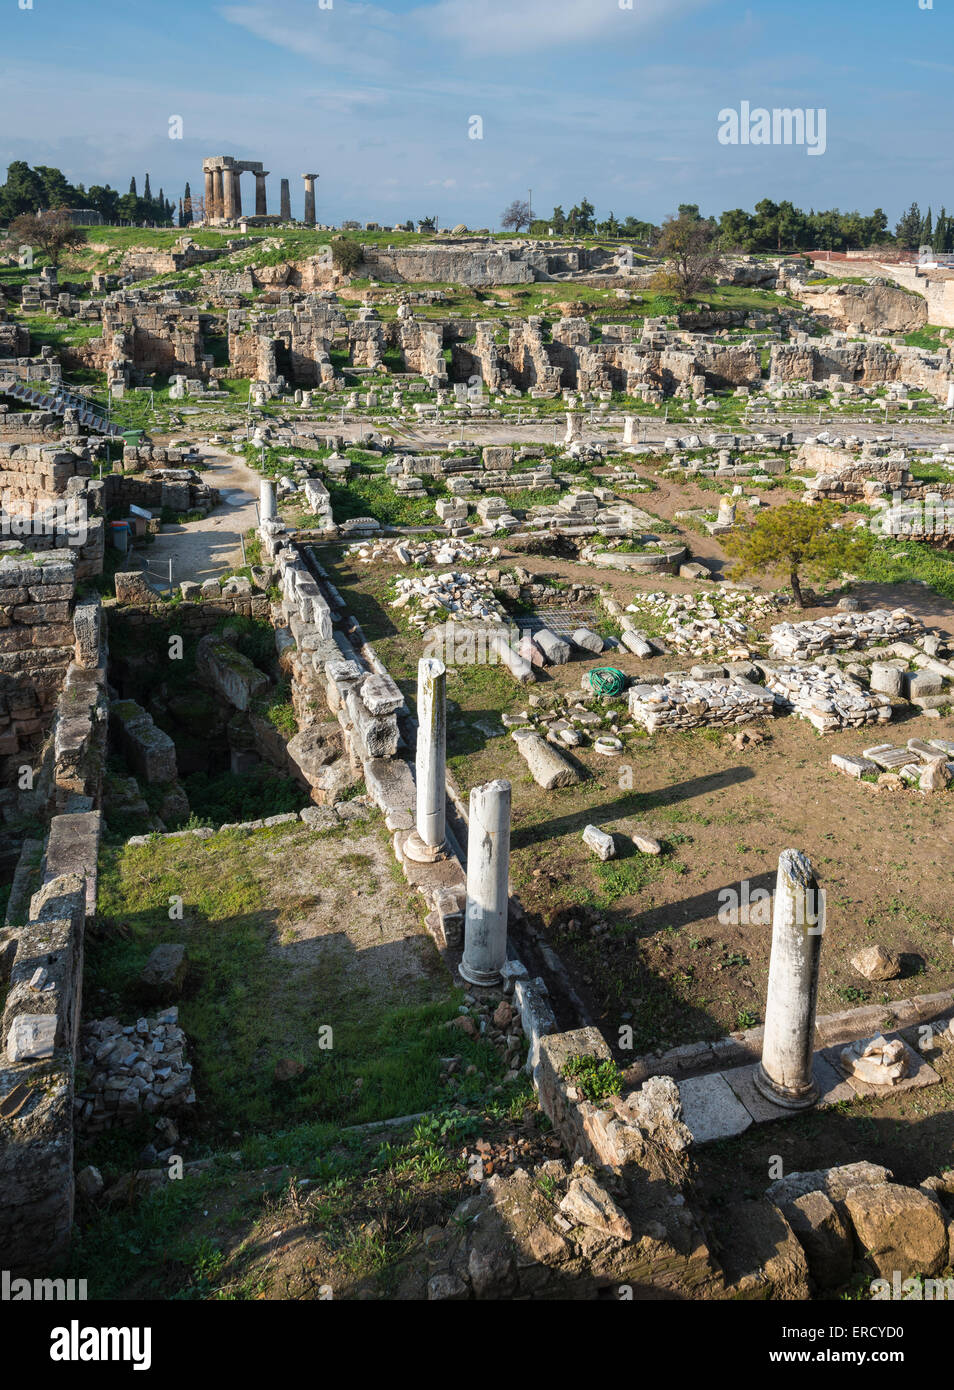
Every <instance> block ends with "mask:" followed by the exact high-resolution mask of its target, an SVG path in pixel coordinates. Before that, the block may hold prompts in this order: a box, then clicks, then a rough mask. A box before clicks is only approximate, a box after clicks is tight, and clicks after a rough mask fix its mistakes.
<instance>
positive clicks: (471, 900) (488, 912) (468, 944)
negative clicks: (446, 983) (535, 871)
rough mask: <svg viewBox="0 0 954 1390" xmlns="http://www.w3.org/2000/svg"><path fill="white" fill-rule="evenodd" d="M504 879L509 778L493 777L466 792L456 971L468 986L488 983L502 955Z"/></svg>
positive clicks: (497, 971)
mask: <svg viewBox="0 0 954 1390" xmlns="http://www.w3.org/2000/svg"><path fill="white" fill-rule="evenodd" d="M509 883H510V783H509V782H505V781H503V780H500V779H498V780H497V781H495V782H485V783H484V785H483V786H482V787H474V788H473V789H472V791H471V793H470V825H469V827H468V833H467V910H466V915H465V917H464V957H463V960H462V961H461V963H460V967H459V969H460V973H461V975H462V976H463V978H464V979H465V980H467V981H468V982H469V983H470V984H472V985H494V984H497V983H498V982H499V980H500V971H501V969H502V967H503V964H504V962H505V961H506V959H507V905H508V897H509V891H508V890H509Z"/></svg>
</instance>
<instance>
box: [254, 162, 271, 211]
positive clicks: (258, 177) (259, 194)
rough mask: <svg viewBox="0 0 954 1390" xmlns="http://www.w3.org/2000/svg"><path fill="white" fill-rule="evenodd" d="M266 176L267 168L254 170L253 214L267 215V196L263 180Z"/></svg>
mask: <svg viewBox="0 0 954 1390" xmlns="http://www.w3.org/2000/svg"><path fill="white" fill-rule="evenodd" d="M267 178H268V170H267V169H263V170H258V169H256V171H255V216H256V217H267V216H268V197H267V195H266V192H265V180H266V179H267Z"/></svg>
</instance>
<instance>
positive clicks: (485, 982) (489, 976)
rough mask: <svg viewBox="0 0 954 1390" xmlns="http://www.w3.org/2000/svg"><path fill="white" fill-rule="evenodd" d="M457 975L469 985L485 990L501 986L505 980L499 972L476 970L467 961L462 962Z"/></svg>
mask: <svg viewBox="0 0 954 1390" xmlns="http://www.w3.org/2000/svg"><path fill="white" fill-rule="evenodd" d="M457 973H458V975H460V977H461V979H462V980H466V981H467V983H468V984H469V985H482V986H483V987H484V988H485V989H486V988H489V987H491V986H493V985H499V984H500V982H501V980H502V979H503V976H502V975H501V973H500V971H499V970H474V969H473V967H472V966H469V965H468V964H467V963H466V961H461V963H460V965H459V966H458V967H457Z"/></svg>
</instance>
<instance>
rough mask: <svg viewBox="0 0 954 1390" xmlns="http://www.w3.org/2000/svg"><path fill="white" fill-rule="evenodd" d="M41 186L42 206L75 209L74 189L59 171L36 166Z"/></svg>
mask: <svg viewBox="0 0 954 1390" xmlns="http://www.w3.org/2000/svg"><path fill="white" fill-rule="evenodd" d="M35 172H36V173H37V174H38V175H39V178H40V182H41V183H42V184H43V206H44V207H47V208H66V207H75V206H76V204H77V194H76V189H75V188H74V187H73V185H72V184H71V183H70V182H69V180H68V179H67V178H66V177H65V175H64V174H62V173H61V171H60V170H59V169H52V168H50V167H49V165H46V164H38V165H37V166H36V171H35Z"/></svg>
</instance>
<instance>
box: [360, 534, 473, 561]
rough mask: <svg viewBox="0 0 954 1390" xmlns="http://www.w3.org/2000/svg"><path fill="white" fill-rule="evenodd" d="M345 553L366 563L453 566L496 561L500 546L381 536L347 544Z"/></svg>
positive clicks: (461, 541) (463, 541)
mask: <svg viewBox="0 0 954 1390" xmlns="http://www.w3.org/2000/svg"><path fill="white" fill-rule="evenodd" d="M346 553H347V554H349V555H353V556H354V557H355V558H356V559H358V560H360V561H361V563H362V564H365V565H370V564H373V563H375V562H382V563H385V564H398V565H455V564H467V563H468V562H471V561H481V560H483V561H486V560H495V559H496V558H497V556H498V555H499V554H500V547H499V546H496V545H495V546H492V547H491V548H490V549H489V550H488V549H487V547H486V546H484V545H474V544H473V543H472V542H470V541H465V540H440V541H410V540H384V539H382V540H376V541H374V542H373V543H361V542H358V543H356V544H354V545H349V546H348V549H347V552H346Z"/></svg>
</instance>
